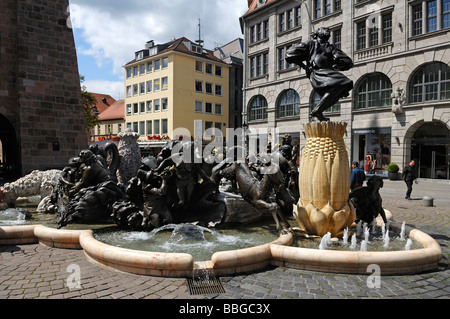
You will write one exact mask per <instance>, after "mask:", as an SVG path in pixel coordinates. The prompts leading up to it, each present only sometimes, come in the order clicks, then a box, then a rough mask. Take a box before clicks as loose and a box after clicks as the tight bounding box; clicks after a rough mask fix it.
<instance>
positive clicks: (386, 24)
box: [382, 13, 392, 43]
mask: <svg viewBox="0 0 450 319" xmlns="http://www.w3.org/2000/svg"><path fill="white" fill-rule="evenodd" d="M382 23H383V26H382V28H383V43H389V42H392V13H389V14H386V15H384V16H383V17H382Z"/></svg>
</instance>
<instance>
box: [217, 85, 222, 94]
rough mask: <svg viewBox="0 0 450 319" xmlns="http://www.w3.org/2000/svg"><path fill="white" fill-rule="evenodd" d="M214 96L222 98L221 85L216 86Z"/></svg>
mask: <svg viewBox="0 0 450 319" xmlns="http://www.w3.org/2000/svg"><path fill="white" fill-rule="evenodd" d="M215 91H216V95H217V96H222V85H219V84H216V90H215Z"/></svg>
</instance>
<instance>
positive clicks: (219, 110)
mask: <svg viewBox="0 0 450 319" xmlns="http://www.w3.org/2000/svg"><path fill="white" fill-rule="evenodd" d="M214 113H215V114H216V115H222V104H216V105H215V107H214Z"/></svg>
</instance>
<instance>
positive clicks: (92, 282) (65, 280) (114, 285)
mask: <svg viewBox="0 0 450 319" xmlns="http://www.w3.org/2000/svg"><path fill="white" fill-rule="evenodd" d="M429 185H435V184H434V183H432V182H429V184H428V186H427V183H422V186H421V187H422V189H423V190H424V191H426V192H428V191H429V190H430V187H429ZM403 191H404V187H403V185H402V184H399V183H389V182H386V183H385V189H384V190H383V192H385V194H384V195H383V203H384V207H385V208H386V209H388V210H390V211H391V212H392V213H393V215H394V219H395V220H396V221H398V222H403V221H406V222H407V223H408V224H409V225H414V226H416V227H417V228H419V229H420V230H422V231H424V232H426V233H428V234H430V235H431V236H432V237H433V238H435V239H436V240H437V241H438V242H439V243H440V245H441V247H442V250H443V253H444V258H443V259H442V261H441V262H440V265H439V266H440V267H439V269H438V270H437V271H434V272H430V273H425V274H418V275H405V276H382V277H381V285H380V287H379V288H370V287H371V285H368V279H369V275H370V273H368V274H367V276H365V275H347V274H329V273H321V272H313V271H303V270H295V269H287V268H282V267H271V268H268V269H267V270H265V271H261V272H258V273H253V274H243V275H237V276H230V277H222V278H221V280H222V282H223V284H224V287H225V290H226V293H225V294H214V295H205V296H202V295H200V296H192V295H190V294H189V290H188V287H187V280H186V279H185V278H158V277H149V276H139V275H133V274H127V273H122V272H118V271H114V270H109V269H105V268H102V267H100V266H98V265H94V264H92V263H90V262H89V261H88V260H87V259H86V257H85V255H84V252H83V251H79V250H61V249H51V248H48V247H45V246H42V245H20V246H0V256H1V257H0V299H216V300H222V299H226V300H227V299H250V298H256V299H279V298H282V299H348V298H356V299H361V298H369V299H370V298H380V299H386V298H396V299H397V298H399V299H400V298H402V299H411V298H420V299H432V298H433V299H434V298H443V299H449V298H450V282H449V277H450V268H449V262H448V260H449V258H450V248H449V247H450V205H448V206H436V207H423V206H422V205H421V201H420V200H413V201H407V200H404V199H403V198H402V197H401V194H402V193H403ZM449 191H450V184H445V183H443V184H442V186H439V187H438V189H437V190H436V191H434V193H433V194H432V195H433V196H435V198H436V203H441V202H444V201H445V199H446V198H448V197H449V196H448V194H449V193H450V192H449ZM415 193H416V196H422V195H420V189H419V188H417V189H416V191H415ZM418 199H419V197H418ZM72 267H76V268H72ZM77 267H78V268H77ZM74 269H78V270H79V271H80V274H81V280H80V283H81V287H73V286H72V285H71V284H73V283H74V282H72V281H71V274H72V273H73V271H74ZM69 287H71V288H69Z"/></svg>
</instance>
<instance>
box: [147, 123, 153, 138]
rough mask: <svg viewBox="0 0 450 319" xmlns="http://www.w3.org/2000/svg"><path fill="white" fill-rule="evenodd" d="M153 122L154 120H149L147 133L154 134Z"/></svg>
mask: <svg viewBox="0 0 450 319" xmlns="http://www.w3.org/2000/svg"><path fill="white" fill-rule="evenodd" d="M152 124H153V122H152V121H147V135H148V136H150V135H153V125H152Z"/></svg>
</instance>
